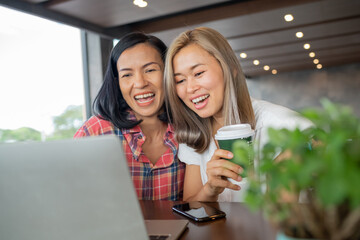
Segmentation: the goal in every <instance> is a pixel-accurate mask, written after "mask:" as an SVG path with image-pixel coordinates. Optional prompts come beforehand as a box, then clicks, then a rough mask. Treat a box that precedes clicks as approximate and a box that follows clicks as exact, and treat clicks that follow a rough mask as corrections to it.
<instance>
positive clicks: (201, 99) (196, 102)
mask: <svg viewBox="0 0 360 240" xmlns="http://www.w3.org/2000/svg"><path fill="white" fill-rule="evenodd" d="M209 96H210V95H209V94H208V95H204V96H201V97H198V98H195V99H193V100H191V101H192V102H193V103H195V104H198V103H200V102H202V101H204V100H205V99H207V98H208V97H209Z"/></svg>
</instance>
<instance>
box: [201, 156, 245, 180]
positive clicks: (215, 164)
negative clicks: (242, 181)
mask: <svg viewBox="0 0 360 240" xmlns="http://www.w3.org/2000/svg"><path fill="white" fill-rule="evenodd" d="M206 168H207V169H212V168H221V169H227V170H230V171H232V172H234V173H236V174H237V175H238V174H240V173H242V172H243V168H242V167H241V166H240V165H237V164H236V163H233V162H230V161H228V160H224V159H218V160H216V159H214V160H210V161H209V162H208V163H207V166H206ZM219 174H221V173H219ZM223 176H225V175H223Z"/></svg>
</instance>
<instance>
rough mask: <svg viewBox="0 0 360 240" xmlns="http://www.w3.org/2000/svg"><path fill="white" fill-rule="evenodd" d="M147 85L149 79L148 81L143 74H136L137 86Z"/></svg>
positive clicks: (135, 85) (135, 82)
mask: <svg viewBox="0 0 360 240" xmlns="http://www.w3.org/2000/svg"><path fill="white" fill-rule="evenodd" d="M147 85H148V81H146V78H145V77H144V76H143V74H136V75H135V81H134V87H135V88H144V87H146V86H147Z"/></svg>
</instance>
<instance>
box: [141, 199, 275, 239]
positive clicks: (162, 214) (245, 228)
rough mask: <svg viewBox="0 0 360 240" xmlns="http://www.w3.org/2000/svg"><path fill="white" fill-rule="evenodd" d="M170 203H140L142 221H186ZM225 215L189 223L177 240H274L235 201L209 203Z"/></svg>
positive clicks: (269, 229) (259, 220)
mask: <svg viewBox="0 0 360 240" xmlns="http://www.w3.org/2000/svg"><path fill="white" fill-rule="evenodd" d="M177 203H182V202H172V201H140V206H141V208H142V212H143V215H144V218H145V219H187V218H186V217H183V216H181V215H179V214H177V213H175V212H173V211H172V209H171V207H172V206H173V205H174V204H177ZM209 204H210V205H212V206H214V207H217V208H218V209H220V210H222V211H223V212H225V213H226V218H223V219H218V220H215V221H210V222H204V223H197V222H194V221H192V220H189V221H190V222H189V225H188V229H187V230H186V231H185V232H184V234H183V235H182V236H181V238H180V239H181V240H183V239H190V240H202V239H204V240H216V239H219V240H220V239H221V240H232V239H241V240H257V239H258V240H275V239H276V238H275V236H276V231H275V229H273V228H272V227H271V226H270V224H269V223H268V222H267V221H266V220H264V218H263V217H262V216H261V214H255V213H252V212H250V211H249V210H248V209H247V208H246V206H245V205H244V204H242V203H237V202H224V203H209Z"/></svg>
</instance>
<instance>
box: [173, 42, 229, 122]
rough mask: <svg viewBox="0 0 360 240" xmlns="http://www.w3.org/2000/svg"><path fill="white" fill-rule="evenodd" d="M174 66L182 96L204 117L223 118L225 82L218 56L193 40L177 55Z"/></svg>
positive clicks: (178, 92)
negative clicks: (215, 56)
mask: <svg viewBox="0 0 360 240" xmlns="http://www.w3.org/2000/svg"><path fill="white" fill-rule="evenodd" d="M173 69H174V77H175V81H176V92H177V95H178V96H179V98H180V99H181V100H182V101H183V102H184V103H185V104H186V105H187V106H188V107H189V108H190V109H191V110H193V111H194V112H195V113H196V114H198V115H199V116H200V117H201V118H208V117H214V118H222V107H223V103H224V88H225V83H224V77H223V71H222V68H221V66H220V64H219V62H218V61H217V60H216V58H214V57H213V56H212V55H210V54H209V53H208V52H207V51H206V50H204V49H203V48H202V47H200V46H198V45H196V44H191V45H188V46H186V47H184V48H182V49H181V50H180V51H179V52H178V53H177V54H176V55H175V57H174V58H173Z"/></svg>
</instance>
